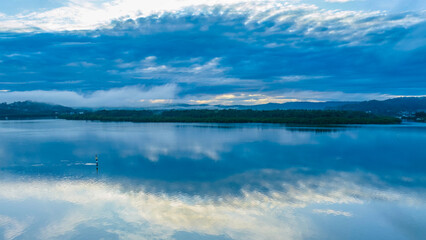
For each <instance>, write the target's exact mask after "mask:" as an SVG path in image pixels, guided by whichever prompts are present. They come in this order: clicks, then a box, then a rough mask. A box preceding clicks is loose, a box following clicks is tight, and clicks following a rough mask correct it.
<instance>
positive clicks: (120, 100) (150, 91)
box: [0, 84, 178, 107]
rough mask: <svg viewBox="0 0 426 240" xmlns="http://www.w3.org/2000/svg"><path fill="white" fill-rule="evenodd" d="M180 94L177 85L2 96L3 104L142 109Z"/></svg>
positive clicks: (21, 93)
mask: <svg viewBox="0 0 426 240" xmlns="http://www.w3.org/2000/svg"><path fill="white" fill-rule="evenodd" d="M177 92H178V89H177V86H176V85H174V84H167V85H162V86H156V87H152V88H146V87H141V86H127V87H123V88H113V89H110V90H98V91H95V92H93V93H90V94H81V93H77V92H73V91H56V90H52V91H44V90H33V91H7V92H0V102H15V101H26V100H32V101H37V102H46V103H53V104H60V105H64V106H70V107H141V106H144V105H146V103H150V101H154V103H155V100H156V99H174V98H175V97H176V94H177ZM141 100H146V101H141Z"/></svg>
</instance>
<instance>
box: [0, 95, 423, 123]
mask: <svg viewBox="0 0 426 240" xmlns="http://www.w3.org/2000/svg"><path fill="white" fill-rule="evenodd" d="M104 109H110V108H104ZM131 109H137V108H131ZM161 109H168V110H170V109H237V110H248V109H252V110H298V109H305V110H344V111H362V112H371V113H374V114H378V115H388V116H405V115H407V114H408V115H410V114H412V113H413V112H426V97H406V98H393V99H388V100H384V101H378V100H371V101H364V102H288V103H282V104H279V103H268V104H262V105H251V106H244V105H232V106H224V105H187V104H181V105H168V106H166V107H157V108H156V110H161ZM152 110H155V109H152ZM80 111H90V110H81V109H74V108H70V107H65V106H61V105H51V104H46V103H38V102H32V101H24V102H15V103H10V104H7V103H1V104H0V118H3V119H4V118H9V119H14V118H39V117H54V116H57V115H60V114H73V113H75V112H80Z"/></svg>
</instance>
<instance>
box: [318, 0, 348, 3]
mask: <svg viewBox="0 0 426 240" xmlns="http://www.w3.org/2000/svg"><path fill="white" fill-rule="evenodd" d="M325 1H326V2H336V3H345V2H352V1H354V0H325Z"/></svg>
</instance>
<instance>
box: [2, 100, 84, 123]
mask: <svg viewBox="0 0 426 240" xmlns="http://www.w3.org/2000/svg"><path fill="white" fill-rule="evenodd" d="M74 111H76V110H75V109H73V108H70V107H64V106H61V105H52V104H47V103H39V102H32V101H24V102H14V103H9V104H8V103H0V119H23V118H44V117H45V118H47V117H54V116H57V115H59V114H64V113H71V112H74Z"/></svg>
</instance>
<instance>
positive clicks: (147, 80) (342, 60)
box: [0, 0, 426, 105]
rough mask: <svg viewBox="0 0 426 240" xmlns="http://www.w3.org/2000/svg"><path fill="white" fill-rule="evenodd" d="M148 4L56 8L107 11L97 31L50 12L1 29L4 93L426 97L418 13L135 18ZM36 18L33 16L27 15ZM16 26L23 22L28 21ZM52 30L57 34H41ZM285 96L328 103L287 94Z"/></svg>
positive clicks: (243, 5) (193, 8)
mask: <svg viewBox="0 0 426 240" xmlns="http://www.w3.org/2000/svg"><path fill="white" fill-rule="evenodd" d="M162 3H163V2H162ZM202 3H204V2H202ZM147 4H148V3H146V2H141V1H130V0H129V1H115V2H109V3H100V2H89V3H87V4H86V3H83V2H80V1H74V2H72V3H69V6H65V8H64V9H68V8H72V9H73V10H70V11H71V12H72V11H76V12H78V14H77V15H76V16H79V14H87V15H93V16H95V15H96V14H94V13H96V12H97V11H101V12H103V11H106V9H110V8H111V9H113V10H111V11H112V12H111V16H106V15H102V14H101V15H100V16H101V17H100V18H99V19H101V20H102V19H104V18H103V17H102V16H105V19H104V20H102V21H100V22H102V24H101V23H99V24H98V22H97V21H98V20H99V19H98V18H95V19H94V20H96V21H95V22H96V23H95V24H92V23H93V22H91V21H87V26H86V27H84V28H79V24H78V23H75V24H74V23H72V24H71V25H69V24H60V23H61V21H62V20H60V19H59V20H58V21H54V20H52V19H51V18H50V17H49V16H50V15H49V14H47V13H46V14H47V15H43V16H44V17H41V18H40V19H43V21H42V23H40V24H41V25H40V24H39V23H38V22H37V21H35V22H34V25H32V26H33V27H34V28H37V29H39V30H34V31H35V33H34V31H33V30H29V31H32V33H28V34H27V33H17V32H16V31H18V30H19V29H15V28H13V27H12V28H7V29H6V28H5V29H4V31H9V32H3V33H1V34H0V43H1V44H0V50H1V51H2V53H3V56H2V57H0V61H2V62H1V63H2V64H1V65H0V75H1V80H0V84H1V85H2V89H8V90H10V91H11V92H30V91H34V90H42V91H53V92H55V91H64V92H76V93H78V94H80V95H84V96H86V95H90V94H91V93H93V92H96V91H98V90H105V89H119V88H125V87H127V88H131V86H138V85H140V86H146V88H153V87H156V86H164V85H168V84H171V85H175V86H176V88H178V89H179V92H178V93H177V95H178V96H177V98H178V99H184V101H186V100H191V98H192V100H194V101H204V102H206V101H211V102H213V101H212V100H214V98H215V96H220V95H226V94H236V95H239V94H245V95H250V94H258V95H264V96H265V97H264V98H263V99H265V100H259V99H262V98H260V97H259V98H257V97H256V98H253V99H252V98H245V99H243V98H241V100H247V101H246V102H245V103H249V101H251V102H252V103H260V102H283V101H286V99H289V100H291V101H292V100H293V99H297V100H300V99H309V100H314V101H322V100H324V99H336V98H335V97H334V96H336V97H337V96H340V97H342V99H339V100H348V99H343V97H349V99H351V100H352V99H356V96H359V99H370V97H369V96H374V95H376V96H378V97H381V96H399V95H422V94H424V92H425V91H426V85H425V82H424V79H423V78H422V76H424V75H425V74H426V70H425V68H424V67H423V66H424V59H423V58H422V56H424V54H425V51H426V48H425V44H424V42H425V41H423V40H424V36H423V35H424V34H423V32H424V28H425V13H424V12H422V11H417V12H401V13H388V12H382V11H374V12H372V11H349V10H329V9H324V8H320V7H318V6H315V5H311V4H302V3H300V2H297V1H291V2H281V1H261V2H259V1H249V2H244V1H232V2H229V3H226V2H225V1H219V2H215V3H214V4H213V3H207V4H201V3H199V4H198V3H197V4H195V5H193V4H194V2H191V1H183V2H175V3H174V4H171V5H170V7H166V8H164V9H162V8H161V7H160V5H156V3H155V4H154V5H152V6H148V7H146V9H145V10H141V11H140V12H138V11H139V10H140V7H139V5H140V6H144V7H145V6H147ZM200 4H201V5H200ZM118 6H121V7H123V8H122V10H120V9H121V7H118ZM64 9H62V10H63V11H65V10H64ZM130 9H131V11H130ZM150 9H151V10H150ZM62 10H61V11H62ZM127 10H129V11H130V12H129V13H128V14H127ZM52 11H53V10H52ZM48 12H49V11H48ZM135 12H138V13H135ZM133 13H134V14H133ZM39 14H41V13H33V15H34V18H36V17H35V16H42V15H39ZM67 14H71V13H67ZM126 14H127V15H126ZM33 15H31V16H33ZM121 15H123V16H124V15H125V16H124V17H118V16H121ZM60 16H61V15H60V14H59V15H58V16H57V17H60ZM64 16H67V15H66V14H65V15H64ZM115 16H117V17H115ZM9 17H10V16H9ZM21 17H22V18H23V20H22V22H23V23H25V22H27V21H29V20H28V19H29V18H30V17H29V16H25V17H24V16H21ZM72 19H74V18H71V20H72ZM76 19H77V20H75V21H80V20H78V19H79V18H78V17H76ZM106 19H108V20H106ZM112 19H113V20H112ZM68 20H69V19H68ZM83 20H84V18H83V19H82V20H81V21H83ZM5 21H6V20H5ZM31 21H32V20H31ZM40 21H41V20H40ZM63 21H65V20H63ZM72 21H74V20H72ZM72 21H71V22H72ZM48 23H49V24H58V25H60V27H57V26H56V27H55V26H53V25H52V26H51V27H52V28H50V30H48V27H46V29H44V27H43V26H44V25H43V24H48ZM2 24H3V25H4V26H5V27H9V26H13V25H9V24H6V22H4V21H0V26H1V25H2ZM31 29H32V27H31ZM40 29H42V30H40ZM43 29H44V30H43ZM64 29H66V30H73V29H80V30H78V31H67V32H62V30H64ZM81 29H86V30H84V31H82V30H81ZM46 31H47V32H46ZM39 32H43V33H39ZM7 56H10V57H7ZM24 56H25V57H24ZM67 83H70V84H67ZM291 92H299V93H300V92H306V93H309V92H311V93H319V94H315V96H317V95H318V96H320V95H321V94H320V93H333V94H332V96H333V97H330V98H324V97H322V98H318V99H312V98H307V97H291V96H287V94H288V93H291ZM282 93H285V94H282ZM198 96H200V97H198ZM283 96H284V97H283ZM159 99H170V98H168V97H167V98H166V97H160V98H159ZM149 102H150V101H149V100H147V99H146V101H145V103H149ZM94 105H96V104H94ZM116 105H119V104H116ZM122 105H124V103H123V104H122Z"/></svg>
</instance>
